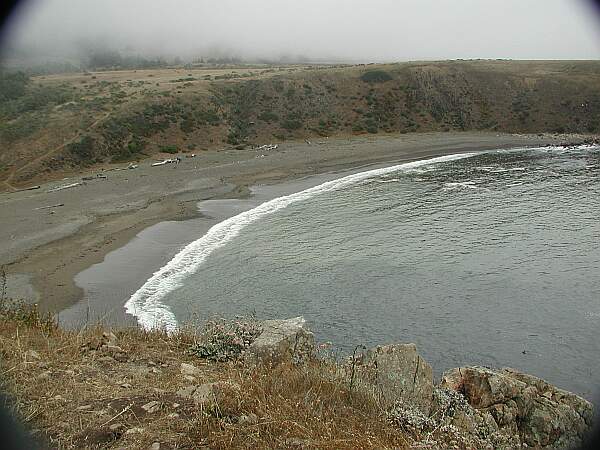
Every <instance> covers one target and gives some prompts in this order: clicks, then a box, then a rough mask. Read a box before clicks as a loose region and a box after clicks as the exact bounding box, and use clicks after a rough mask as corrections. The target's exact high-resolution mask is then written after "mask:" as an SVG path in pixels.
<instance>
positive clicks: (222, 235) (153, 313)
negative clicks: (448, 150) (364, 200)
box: [125, 153, 477, 332]
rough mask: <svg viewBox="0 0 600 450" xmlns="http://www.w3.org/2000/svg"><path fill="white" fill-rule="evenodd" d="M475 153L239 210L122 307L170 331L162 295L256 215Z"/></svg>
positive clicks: (356, 177) (147, 324)
mask: <svg viewBox="0 0 600 450" xmlns="http://www.w3.org/2000/svg"><path fill="white" fill-rule="evenodd" d="M476 154H477V153H461V154H457V155H448V156H440V157H437V158H431V159H426V160H421V161H413V162H409V163H404V164H399V165H396V166H391V167H384V168H381V169H374V170H369V171H366V172H360V173H356V174H353V175H348V176H346V177H343V178H339V179H337V180H333V181H328V182H326V183H323V184H320V185H318V186H315V187H312V188H309V189H305V190H304V191H300V192H297V193H294V194H291V195H286V196H283V197H278V198H275V199H273V200H270V201H268V202H265V203H263V204H261V205H259V206H257V207H256V208H253V209H251V210H249V211H245V212H242V213H240V214H238V215H236V216H233V217H231V218H229V219H227V220H224V221H223V222H220V223H218V224H216V225H214V226H213V227H212V228H210V230H208V232H207V233H206V234H205V235H204V236H202V237H201V238H200V239H197V240H195V241H194V242H192V243H190V244H188V245H187V246H186V247H185V248H183V249H182V250H181V251H180V252H179V253H178V254H177V255H175V256H174V257H173V259H172V260H171V261H169V262H168V263H167V264H166V265H165V266H163V267H162V268H161V269H159V270H158V271H157V272H155V273H154V274H153V275H152V277H150V279H148V281H146V283H144V285H143V286H142V287H141V288H139V289H138V290H137V291H136V292H135V293H134V294H133V295H132V296H131V298H129V300H128V301H127V302H126V303H125V311H126V312H127V313H128V314H131V315H133V316H135V317H136V318H137V320H138V322H139V324H140V325H141V326H142V327H144V328H145V329H156V328H159V329H165V330H166V331H169V332H172V331H175V330H176V329H177V319H176V318H175V315H174V314H173V312H172V311H171V309H170V308H169V306H168V305H166V304H164V303H163V302H162V299H163V298H164V297H165V296H166V295H167V294H168V293H170V292H172V291H174V290H175V289H177V288H179V287H181V286H182V285H183V281H184V280H185V279H186V278H187V277H188V276H190V275H191V274H193V273H194V272H196V271H197V270H198V267H199V266H200V265H201V264H202V263H203V262H204V261H205V260H206V258H208V256H209V255H210V254H211V253H213V252H214V251H215V250H216V249H218V248H220V247H223V246H224V245H225V244H227V242H229V241H230V240H231V239H233V238H234V237H235V236H237V235H238V234H239V233H240V231H242V229H244V228H245V227H246V226H247V225H249V224H251V223H253V222H255V221H257V220H258V219H260V218H262V217H264V216H267V215H270V214H273V213H274V212H276V211H279V210H281V209H283V208H286V207H287V206H289V205H291V204H293V203H297V202H300V201H303V200H307V199H309V198H312V197H314V196H316V195H319V194H323V193H325V192H331V191H335V190H338V189H341V188H344V187H347V186H350V185H352V184H355V183H357V182H360V181H362V180H365V179H367V178H370V177H375V176H379V175H384V174H387V173H390V172H394V171H398V170H402V171H408V170H412V169H415V168H417V167H420V166H425V165H428V164H435V163H440V162H445V161H453V160H458V159H463V158H468V157H471V156H474V155H476Z"/></svg>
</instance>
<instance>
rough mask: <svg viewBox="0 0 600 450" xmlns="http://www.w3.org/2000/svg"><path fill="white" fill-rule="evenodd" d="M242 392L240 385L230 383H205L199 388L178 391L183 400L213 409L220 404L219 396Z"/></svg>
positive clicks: (191, 387)
mask: <svg viewBox="0 0 600 450" xmlns="http://www.w3.org/2000/svg"><path fill="white" fill-rule="evenodd" d="M239 391H240V385H239V384H237V383H234V382H230V381H217V382H215V383H204V384H200V385H198V386H186V387H184V388H182V389H180V390H178V391H177V395H178V396H179V397H181V398H185V399H188V400H192V401H193V402H194V403H195V404H196V405H197V406H202V407H211V406H214V405H216V404H217V403H218V399H219V396H221V395H231V394H232V393H234V392H239Z"/></svg>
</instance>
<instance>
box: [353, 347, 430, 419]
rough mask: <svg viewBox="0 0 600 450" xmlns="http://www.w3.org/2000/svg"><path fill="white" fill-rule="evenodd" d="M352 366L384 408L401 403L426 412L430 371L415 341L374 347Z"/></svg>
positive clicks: (428, 405) (428, 398) (427, 409)
mask: <svg viewBox="0 0 600 450" xmlns="http://www.w3.org/2000/svg"><path fill="white" fill-rule="evenodd" d="M356 369H357V370H356V374H357V379H358V381H359V382H361V383H363V384H367V385H370V386H372V388H373V389H374V391H375V392H376V394H377V395H378V397H379V398H380V400H381V403H382V405H383V407H384V408H389V407H391V406H393V405H394V404H396V403H398V402H401V403H405V404H410V405H412V406H415V407H416V408H417V409H419V411H421V412H422V413H423V414H426V415H427V414H429V412H430V410H431V405H432V398H433V371H432V370H431V366H430V365H429V364H428V363H427V362H426V361H425V360H424V359H423V358H421V356H420V355H419V354H418V353H417V347H416V345H415V344H393V345H383V346H377V347H375V348H373V349H371V350H369V351H367V352H366V353H365V354H364V355H363V356H362V358H361V359H360V361H359V364H358V366H357V368H356Z"/></svg>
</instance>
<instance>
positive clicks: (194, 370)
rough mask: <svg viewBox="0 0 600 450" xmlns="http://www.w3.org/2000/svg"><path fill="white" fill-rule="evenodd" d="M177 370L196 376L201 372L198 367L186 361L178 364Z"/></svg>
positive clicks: (185, 374) (183, 373)
mask: <svg viewBox="0 0 600 450" xmlns="http://www.w3.org/2000/svg"><path fill="white" fill-rule="evenodd" d="M179 371H180V372H181V374H182V375H184V376H191V377H195V376H198V375H200V374H201V373H202V371H201V370H200V369H199V368H198V367H196V366H194V365H193V364H188V363H181V365H180V366H179Z"/></svg>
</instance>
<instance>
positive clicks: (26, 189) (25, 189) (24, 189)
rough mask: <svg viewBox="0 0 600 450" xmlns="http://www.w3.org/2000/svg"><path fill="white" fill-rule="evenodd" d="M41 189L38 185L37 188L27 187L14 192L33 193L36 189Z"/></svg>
mask: <svg viewBox="0 0 600 450" xmlns="http://www.w3.org/2000/svg"><path fill="white" fill-rule="evenodd" d="M39 188H41V186H39V185H37V186H31V187H26V188H22V189H16V190H14V191H13V192H23V191H33V190H34V189H39Z"/></svg>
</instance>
